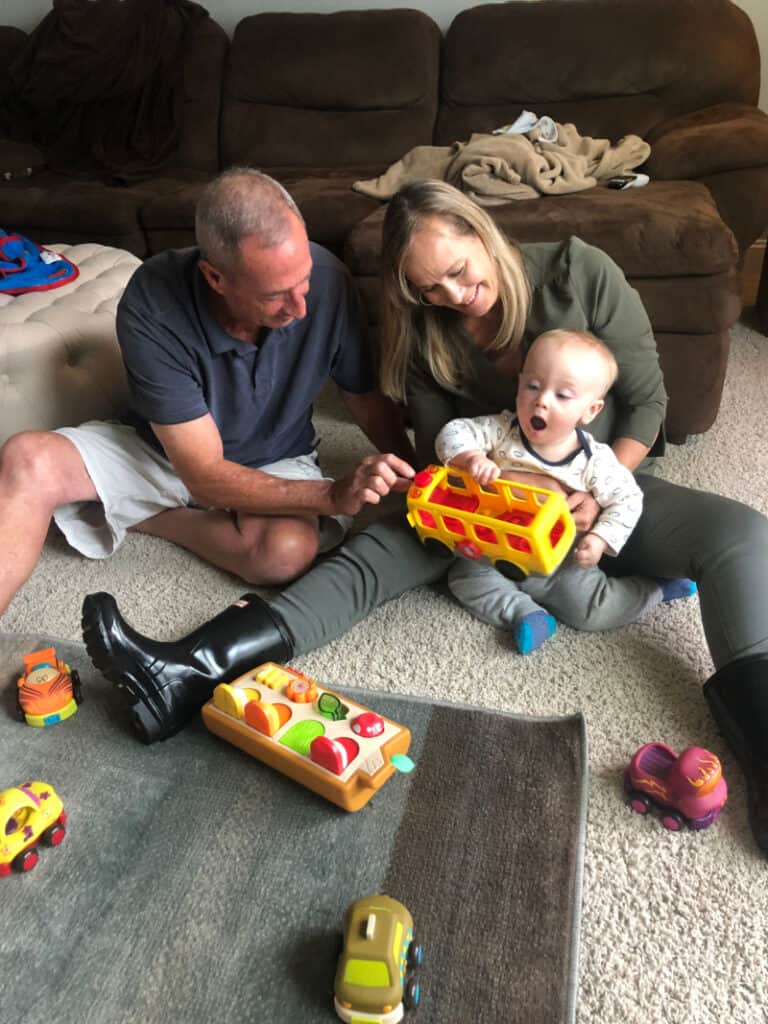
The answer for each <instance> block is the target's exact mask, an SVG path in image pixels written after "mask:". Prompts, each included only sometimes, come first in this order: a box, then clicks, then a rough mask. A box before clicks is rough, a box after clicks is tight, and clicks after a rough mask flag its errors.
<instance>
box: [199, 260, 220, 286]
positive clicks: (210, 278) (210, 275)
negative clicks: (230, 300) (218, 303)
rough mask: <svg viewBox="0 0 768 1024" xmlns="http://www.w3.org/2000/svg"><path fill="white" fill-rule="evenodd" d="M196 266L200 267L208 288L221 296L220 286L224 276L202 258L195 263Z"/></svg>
mask: <svg viewBox="0 0 768 1024" xmlns="http://www.w3.org/2000/svg"><path fill="white" fill-rule="evenodd" d="M197 265H198V266H199V267H200V272H201V273H202V275H203V277H204V278H205V280H206V282H207V284H208V285H209V287H211V288H212V289H213V290H214V291H215V292H218V293H219V294H221V292H222V285H223V283H224V275H223V274H222V272H221V271H220V270H217V269H216V267H214V266H213V264H212V263H209V262H208V260H204V259H202V257H201V258H200V259H199V260H198V261H197Z"/></svg>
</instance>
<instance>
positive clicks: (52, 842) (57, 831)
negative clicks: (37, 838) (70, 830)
mask: <svg viewBox="0 0 768 1024" xmlns="http://www.w3.org/2000/svg"><path fill="white" fill-rule="evenodd" d="M66 834H67V830H66V829H65V828H64V826H63V825H62V824H61V823H60V822H58V821H57V822H56V824H55V825H51V827H50V828H47V829H46V830H45V832H43V839H44V840H45V841H46V843H48V845H49V846H58V845H59V843H60V842H61V841H62V839H63V838H64V836H65V835H66Z"/></svg>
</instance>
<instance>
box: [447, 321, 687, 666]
mask: <svg viewBox="0 0 768 1024" xmlns="http://www.w3.org/2000/svg"><path fill="white" fill-rule="evenodd" d="M617 372H618V370H617V366H616V360H615V359H614V357H613V353H612V352H611V350H610V349H609V348H608V347H607V345H604V344H603V342H601V341H599V340H598V339H597V338H595V337H594V336H593V335H591V334H587V333H586V332H583V331H569V330H557V331H547V332H546V333H544V334H541V335H539V337H538V338H536V339H535V341H534V342H533V344H532V345H531V347H530V349H529V350H528V353H527V355H526V358H525V362H524V364H523V368H522V370H521V372H520V378H519V381H518V393H517V403H516V415H513V414H512V413H511V412H509V411H506V410H505V411H504V412H502V413H499V414H498V415H496V416H480V417H477V418H475V419H458V420H451V421H450V422H449V423H446V425H445V426H444V427H443V429H442V430H441V431H440V433H439V434H438V436H437V439H436V441H435V450H436V452H437V456H438V458H439V459H440V460H441V461H442V462H444V463H446V464H447V465H451V466H455V467H457V468H458V469H462V470H465V471H466V472H468V473H469V474H470V476H472V478H473V479H474V480H476V481H477V482H478V483H479V484H491V483H493V481H494V480H496V479H497V478H498V477H499V476H502V475H503V476H505V477H512V478H513V479H516V480H518V482H525V474H531V473H533V474H536V475H537V476H539V477H540V476H542V475H545V476H547V477H549V478H552V479H553V480H556V481H558V482H559V483H560V484H561V485H562V486H563V488H564V489H565V490H566V492H568V493H570V492H572V491H586V492H589V493H590V494H591V495H592V496H593V497H594V499H595V501H596V502H597V503H598V505H599V506H600V513H599V515H598V516H597V519H596V520H595V522H594V523H593V525H592V526H591V527H590V529H589V530H588V531H587V532H586V533H584V534H582V535H581V536H580V537H579V538H578V539H577V540H576V543H575V544H574V547H573V549H572V551H571V554H570V556H569V562H568V564H565V565H563V566H561V567H560V569H558V570H557V571H556V572H554V573H553V574H552V575H551V576H549V577H547V578H542V577H533V576H530V577H528V579H526V580H525V582H523V583H521V584H515V583H512V582H511V581H510V580H508V579H506V578H505V577H503V576H502V575H501V574H500V573H498V572H497V571H496V570H495V569H494V568H493V566H491V565H489V564H487V563H476V562H469V561H466V560H464V559H460V560H457V562H455V563H454V565H453V567H452V569H451V572H450V573H449V578H448V585H449V587H450V589H451V592H452V593H453V594H454V596H455V597H456V598H457V599H458V600H459V602H460V603H461V604H462V605H463V606H464V607H465V608H467V609H468V610H469V611H471V612H473V613H474V614H475V615H477V616H478V617H479V618H481V619H483V620H484V621H486V622H490V623H491V624H492V625H496V626H501V627H502V628H507V629H511V630H512V632H513V634H514V637H515V642H516V644H517V648H518V650H519V651H520V653H521V654H528V653H529V652H530V651H532V650H535V649H536V648H537V647H539V646H540V645H541V644H542V643H543V642H544V641H545V640H546V639H547V638H548V637H550V636H551V635H552V634H553V633H554V631H555V620H554V618H553V616H552V615H550V614H549V613H548V612H547V611H545V610H544V608H542V607H541V604H539V603H538V601H541V602H542V603H543V604H544V605H550V606H554V607H555V608H556V607H558V606H560V605H563V606H567V607H568V608H572V607H573V606H574V605H575V604H576V605H578V604H580V605H582V608H583V610H582V614H581V615H580V616H579V621H578V625H579V628H582V629H591V630H596V629H611V628H615V627H617V626H622V625H626V624H627V623H628V622H633V621H635V620H636V619H637V618H638V617H639V616H640V615H642V614H644V613H645V612H647V611H648V610H649V609H651V608H653V607H655V606H656V605H657V604H659V603H660V602H661V601H672V600H675V599H676V598H678V597H688V596H690V595H691V594H693V593H695V592H696V584H695V583H693V582H692V581H691V580H687V579H683V580H654V579H644V578H640V577H621V578H610V577H608V576H606V575H605V573H603V572H602V571H601V570H600V569H598V568H597V564H598V562H599V561H600V559H601V558H602V556H603V555H604V554H608V555H614V556H615V555H617V554H618V553H619V551H620V550H621V548H622V547H623V546H624V544H625V543H626V541H627V538H628V537H629V535H630V533H631V532H632V530H633V529H634V527H635V524H636V523H637V521H638V519H639V518H640V513H641V512H642V505H643V496H642V491H641V490H640V488H639V487H638V485H637V483H636V481H635V478H634V477H633V475H632V473H631V472H630V471H629V470H628V469H627V468H626V467H625V466H623V465H622V464H621V463H620V462H619V460H618V459H617V457H616V455H615V454H614V452H613V449H612V448H611V447H610V446H609V445H606V444H602V443H600V442H599V441H595V439H594V438H593V437H592V436H591V435H590V434H588V433H587V432H586V431H585V430H584V429H583V427H585V426H586V425H587V424H588V423H590V422H591V421H592V420H593V419H594V418H595V416H597V414H598V413H599V412H600V410H601V409H602V408H603V405H604V404H605V403H604V397H605V395H606V393H607V392H608V391H609V390H610V388H611V386H612V385H613V383H614V381H615V380H616V375H617ZM536 483H537V485H538V486H543V485H546V482H545V481H539V480H537V481H536ZM585 570H586V571H588V575H585ZM534 595H536V598H537V599H538V601H537V600H534ZM572 618H573V617H572V616H571V615H569V620H572Z"/></svg>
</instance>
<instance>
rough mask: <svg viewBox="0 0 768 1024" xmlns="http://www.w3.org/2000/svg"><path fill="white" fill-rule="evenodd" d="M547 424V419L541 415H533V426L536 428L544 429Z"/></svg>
mask: <svg viewBox="0 0 768 1024" xmlns="http://www.w3.org/2000/svg"><path fill="white" fill-rule="evenodd" d="M546 425H547V421H546V420H543V419H542V418H541V416H531V426H532V427H533V429H534V430H544V428H545V427H546Z"/></svg>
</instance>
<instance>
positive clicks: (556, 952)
mask: <svg viewBox="0 0 768 1024" xmlns="http://www.w3.org/2000/svg"><path fill="white" fill-rule="evenodd" d="M51 642H53V643H54V644H55V646H56V648H57V654H58V656H59V657H61V658H63V659H64V660H66V661H68V662H69V664H70V665H72V666H73V667H75V668H77V669H78V670H79V671H80V674H81V678H82V682H83V692H84V696H85V701H84V703H83V704H82V705H81V706H80V708H79V709H78V711H77V713H76V714H75V715H74V716H73V717H72V718H71V719H69V720H68V721H66V722H63V723H59V724H57V725H54V726H50V727H48V728H44V729H34V728H31V727H29V726H26V725H25V724H23V723H20V722H18V721H16V720H15V716H14V707H15V704H14V686H15V679H16V676H17V675H18V674H19V672H18V671H17V669H19V670H20V668H21V656H22V654H24V653H26V652H28V651H32V650H36V649H39V648H41V647H45V646H48V645H49V644H50V643H51ZM0 663H2V665H3V666H4V675H5V679H4V689H3V693H2V706H1V707H0V750H1V751H2V753H1V754H0V767H1V768H2V772H1V773H0V786H2V787H7V786H11V785H14V784H18V783H21V782H25V781H31V780H33V779H34V780H41V781H44V782H47V783H49V784H50V785H52V786H53V787H54V788H55V790H56V791H57V792H58V794H59V796H60V797H61V799H62V800H63V803H64V807H65V810H66V812H67V814H68V825H67V827H68V833H67V836H66V838H65V840H64V842H63V843H62V844H61V845H60V846H58V847H56V848H46V847H42V848H41V857H40V862H39V863H38V865H37V867H36V868H35V869H34V870H33V871H31V872H30V873H28V874H25V875H19V874H16V873H13V874H12V875H11V876H10V877H8V878H5V879H0V886H2V888H1V889H0V956H1V961H2V979H3V990H2V1013H0V1018H1V1019H2V1020H3V1022H5V1021H9V1022H10V1021H14V1022H16V1024H38V1022H39V1021H41V1020H56V1021H58V1022H61V1024H69V1022H72V1024H75V1022H77V1024H123V1022H125V1024H129V1022H130V1024H133V1022H138V1021H142V1022H158V1024H159V1022H167V1021H180V1022H181V1021H183V1022H185V1024H197V1022H200V1024H202V1022H208V1021H213V1020H222V1021H228V1022H230V1024H239V1022H251V1021H252V1022H254V1024H256V1022H259V1024H261V1022H265V1021H273V1022H276V1024H304V1022H307V1024H310V1022H318V1024H321V1022H323V1021H329V1022H330V1021H333V1020H337V1018H336V1016H335V1013H334V1011H333V1008H332V987H333V976H334V969H335V957H336V955H337V951H338V945H337V942H338V935H339V933H340V928H341V922H342V917H343V912H344V909H345V907H346V906H347V904H348V903H349V902H351V901H352V900H353V899H356V898H358V897H359V896H363V895H367V894H369V893H372V892H377V891H384V892H388V893H389V894H391V895H394V896H396V897H397V898H398V899H400V900H402V901H403V902H404V903H405V904H406V905H407V906H408V907H409V909H410V910H411V912H412V914H413V917H414V921H415V930H416V934H417V937H418V939H419V940H420V941H421V943H422V944H423V946H424V949H425V962H424V965H423V967H422V968H421V971H420V979H421V983H422V1003H421V1006H420V1007H419V1009H418V1011H417V1017H416V1019H417V1020H418V1021H419V1022H420V1024H469V1022H474V1021H482V1022H483V1024H510V1022H516V1024H558V1022H570V1021H572V1020H573V1019H574V1013H575V993H576V965H577V959H578V922H579V908H580V901H581V873H582V852H583V841H584V828H585V808H586V763H587V760H586V749H585V737H584V722H583V719H582V718H581V716H580V715H571V716H566V717H559V718H531V717H523V716H518V715H510V714H502V713H494V712H492V711H487V710H481V709H478V708H471V707H466V706H464V707H462V706H449V705H446V704H432V703H429V702H427V701H423V700H412V699H409V698H407V697H404V696H388V695H385V694H382V693H372V692H367V691H356V692H355V697H357V698H358V699H360V700H361V701H363V702H364V703H368V704H370V705H371V706H372V707H373V708H375V709H376V710H378V711H380V712H381V713H382V714H385V715H387V716H388V717H390V718H393V719H395V720H397V721H400V722H402V723H404V724H406V725H407V726H408V727H409V728H410V729H411V732H412V736H413V739H412V744H411V750H410V755H411V757H412V758H413V760H414V761H415V762H416V769H415V771H414V772H413V773H412V774H410V775H407V776H406V775H396V776H395V777H394V778H393V779H391V780H390V781H389V782H388V783H387V784H386V786H385V787H384V788H383V789H382V790H381V791H380V792H379V793H377V794H376V795H375V797H374V798H373V800H372V801H371V802H370V803H369V804H368V805H367V806H366V807H365V808H363V809H362V810H361V811H359V812H357V813H356V814H347V813H345V812H343V811H340V810H339V809H337V808H336V807H335V806H333V805H332V804H329V803H327V802H326V801H324V800H322V799H321V798H319V797H317V796H315V795H314V794H312V793H310V792H308V791H307V790H305V789H303V788H302V787H300V786H298V785H297V784H295V783H293V782H291V781H290V780H288V779H285V778H284V777H283V776H281V775H279V774H278V773H276V772H274V771H273V770H271V769H269V768H267V767H265V766H263V765H261V764H260V763H258V762H257V761H255V760H253V759H252V758H250V757H248V756H247V755H246V754H244V753H242V752H241V751H240V750H238V749H236V748H234V747H232V746H230V745H229V744H227V743H225V742H223V741H222V740H220V739H218V738H217V737H215V736H213V735H211V734H210V733H209V732H208V731H207V730H206V729H205V727H204V725H203V724H202V721H201V720H200V719H198V720H197V721H196V722H195V723H194V724H193V725H192V726H191V727H189V728H187V729H186V730H184V731H183V732H182V733H181V734H179V735H178V736H176V737H174V738H173V739H172V740H170V741H168V742H166V743H160V744H155V745H154V746H152V747H145V746H143V745H142V744H140V743H139V742H138V741H137V740H136V739H135V738H134V736H133V735H132V733H131V732H130V731H129V729H128V726H127V723H126V716H125V713H124V710H125V709H124V707H123V705H122V702H121V701H120V700H119V697H118V695H117V694H116V692H115V691H114V690H113V688H112V687H111V686H110V685H109V684H108V683H106V682H105V681H104V680H103V679H102V678H101V677H100V676H99V675H98V674H97V673H96V672H95V671H94V670H93V669H92V668H91V666H90V663H89V661H88V658H87V655H86V654H85V652H84V650H83V648H82V647H81V646H80V645H79V644H72V643H67V642H63V641H59V642H57V641H51V639H50V638H49V637H48V636H46V635H44V634H33V635H20V634H10V635H9V634H4V635H0Z"/></svg>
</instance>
